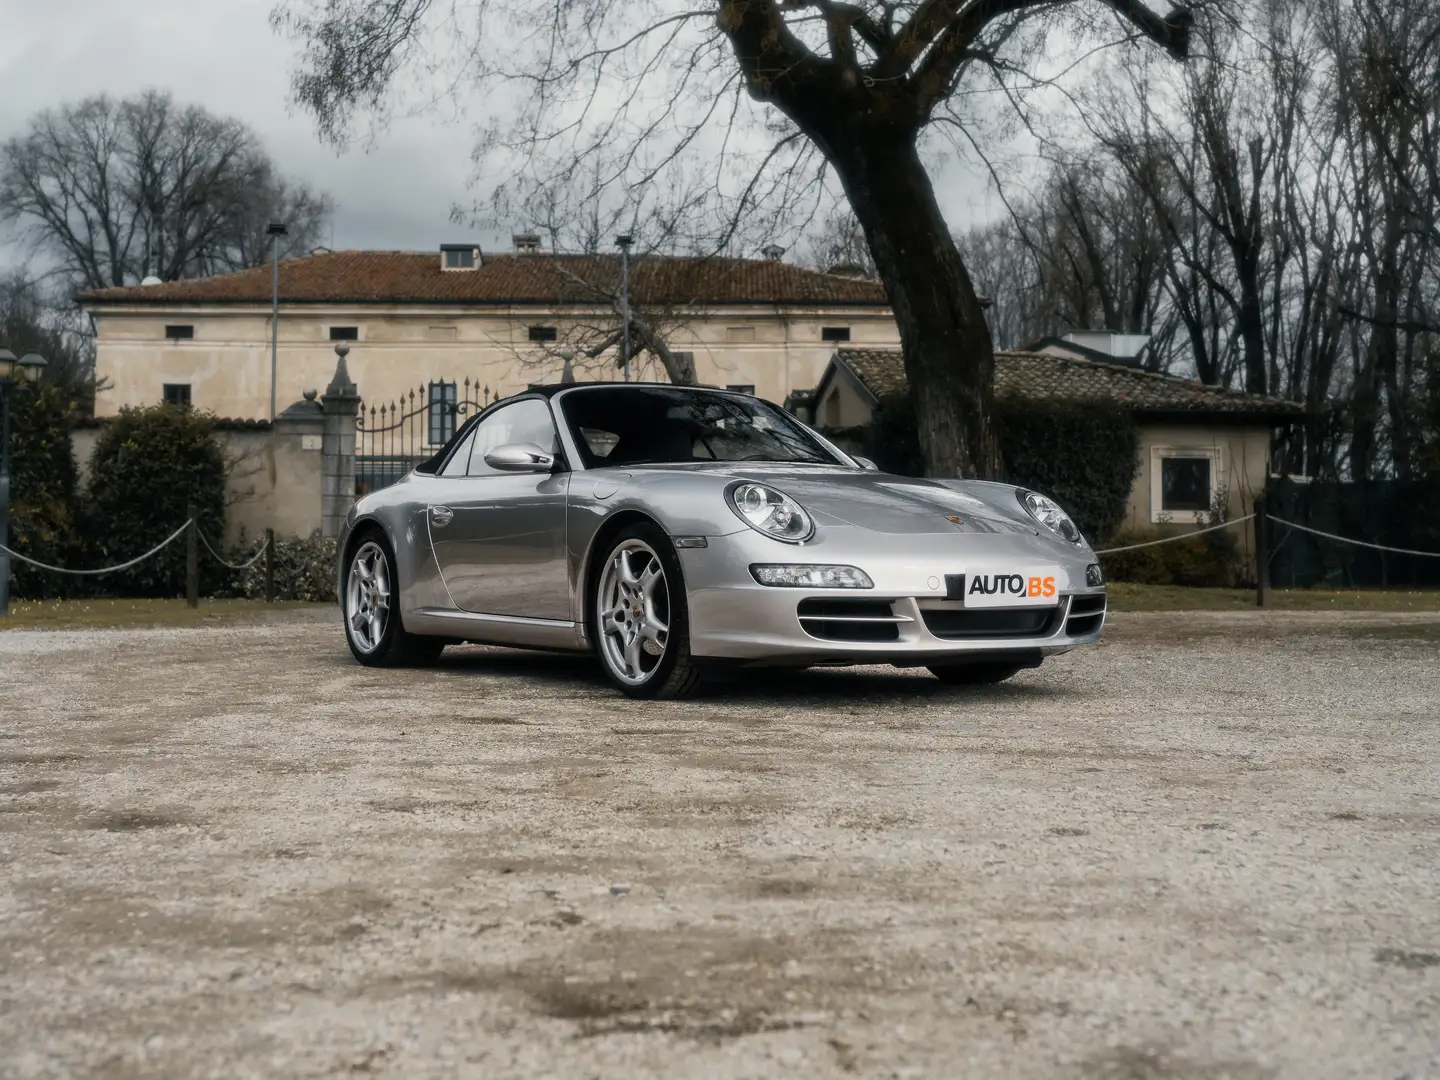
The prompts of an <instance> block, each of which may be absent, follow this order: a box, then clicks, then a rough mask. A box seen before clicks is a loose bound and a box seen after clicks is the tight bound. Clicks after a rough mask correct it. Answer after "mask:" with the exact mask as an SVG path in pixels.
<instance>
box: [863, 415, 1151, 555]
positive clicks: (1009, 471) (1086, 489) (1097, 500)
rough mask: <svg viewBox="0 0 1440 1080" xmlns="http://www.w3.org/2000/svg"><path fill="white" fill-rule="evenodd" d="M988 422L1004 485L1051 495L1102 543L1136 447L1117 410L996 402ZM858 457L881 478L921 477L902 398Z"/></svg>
mask: <svg viewBox="0 0 1440 1080" xmlns="http://www.w3.org/2000/svg"><path fill="white" fill-rule="evenodd" d="M994 419H995V428H996V437H997V439H998V440H999V443H1000V456H1001V459H1002V463H1003V465H1004V470H1005V479H1006V480H1007V481H1008V482H1009V483H1012V484H1018V485H1020V486H1021V487H1027V488H1033V489H1034V490H1036V491H1039V492H1041V493H1043V494H1045V495H1049V496H1050V497H1051V498H1053V499H1054V500H1055V501H1056V502H1058V503H1059V504H1060V505H1061V506H1063V507H1064V508H1065V509H1066V511H1067V512H1068V513H1069V514H1070V516H1071V517H1073V518H1074V519H1075V523H1076V524H1077V525H1079V526H1080V529H1081V531H1082V532H1084V533H1085V535H1086V536H1087V537H1090V538H1092V539H1094V538H1097V537H1102V536H1108V535H1109V534H1110V533H1111V532H1112V531H1113V530H1114V529H1115V528H1116V526H1117V525H1119V523H1120V522H1121V520H1122V519H1123V518H1124V516H1125V506H1126V504H1127V503H1128V502H1129V499H1130V490H1131V488H1132V487H1133V486H1134V483H1135V470H1136V464H1137V458H1136V451H1137V447H1138V440H1137V437H1136V434H1135V426H1134V424H1133V423H1132V422H1131V419H1130V414H1129V413H1128V412H1127V411H1126V410H1125V409H1124V408H1123V407H1121V406H1120V405H1118V404H1115V403H1112V402H1108V401H1046V400H1036V399H1033V398H1000V399H998V400H997V401H996V402H995V411H994ZM861 453H865V454H866V455H867V456H868V457H871V458H874V459H875V462H876V464H878V465H879V466H880V467H881V468H882V469H884V470H886V471H887V472H893V473H898V474H900V475H902V476H920V475H923V473H924V465H923V462H922V459H921V456H920V438H919V433H918V431H917V428H916V424H915V413H914V409H913V408H912V407H911V405H910V401H909V399H908V398H906V397H897V398H893V399H891V400H889V401H886V402H883V403H882V404H881V406H880V408H878V409H877V410H876V412H875V415H874V418H873V421H872V423H871V426H870V432H869V445H868V446H867V448H866V450H863V451H861Z"/></svg>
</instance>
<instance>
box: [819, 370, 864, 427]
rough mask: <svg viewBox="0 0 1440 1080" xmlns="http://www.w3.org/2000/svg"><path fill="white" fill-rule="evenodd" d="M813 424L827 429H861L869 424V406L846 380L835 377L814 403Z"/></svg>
mask: <svg viewBox="0 0 1440 1080" xmlns="http://www.w3.org/2000/svg"><path fill="white" fill-rule="evenodd" d="M815 422H816V423H817V424H819V425H820V426H821V427H827V428H849V427H861V426H863V425H865V424H868V423H870V404H869V402H867V401H866V400H865V399H864V398H862V397H861V396H860V392H859V391H858V390H856V389H855V387H853V386H852V385H850V382H849V381H848V380H847V379H844V378H841V377H836V378H834V379H831V381H830V385H829V386H827V387H826V388H825V392H824V394H823V395H821V397H820V399H819V400H818V401H816V403H815Z"/></svg>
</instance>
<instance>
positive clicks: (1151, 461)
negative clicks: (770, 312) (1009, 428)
mask: <svg viewBox="0 0 1440 1080" xmlns="http://www.w3.org/2000/svg"><path fill="white" fill-rule="evenodd" d="M908 389H909V387H908V384H907V383H906V379H905V364H904V360H903V359H902V357H901V354H900V351H899V350H898V349H840V350H839V351H837V352H836V353H835V354H834V356H832V357H831V359H830V363H829V364H828V365H827V367H826V368H825V371H824V374H822V375H821V377H820V381H819V383H818V384H816V387H815V390H814V392H813V394H812V395H811V396H810V397H809V400H808V401H807V400H805V399H804V398H803V397H794V398H792V401H793V402H794V403H795V405H796V406H797V408H796V409H795V411H796V413H797V415H799V416H800V417H801V419H805V420H808V421H809V422H811V423H813V424H815V425H817V426H819V427H822V428H828V429H839V428H856V427H865V426H868V425H869V423H870V421H871V417H872V415H873V414H874V412H875V410H876V409H877V408H878V407H879V405H880V403H881V402H882V401H883V400H885V399H887V398H893V397H896V396H899V395H902V394H904V393H906V392H907V391H908ZM995 393H996V396H997V397H1008V396H1013V397H1019V398H1034V399H1055V398H1062V399H1068V400H1072V401H1086V400H1097V399H1098V400H1106V401H1114V402H1119V403H1120V404H1122V405H1124V406H1126V407H1127V408H1128V409H1129V411H1130V414H1131V416H1132V418H1133V419H1134V422H1135V427H1136V431H1137V434H1138V436H1139V458H1140V460H1139V461H1138V462H1137V469H1136V474H1135V486H1134V488H1133V490H1132V491H1131V494H1130V504H1129V508H1128V511H1127V514H1126V521H1125V524H1126V526H1128V527H1132V528H1148V527H1151V526H1155V525H1164V524H1170V523H1174V524H1194V523H1195V522H1196V521H1199V520H1201V519H1203V518H1204V517H1205V516H1206V515H1207V514H1208V513H1209V510H1210V507H1211V505H1212V502H1213V500H1214V499H1215V497H1216V495H1217V493H1220V492H1224V493H1225V495H1226V497H1227V505H1228V509H1229V513H1230V515H1231V516H1232V517H1240V516H1243V515H1245V514H1248V513H1250V512H1251V508H1252V507H1253V505H1254V499H1255V496H1256V495H1257V494H1260V493H1262V492H1263V491H1264V490H1265V484H1266V480H1267V479H1268V477H1269V475H1270V444H1271V437H1272V435H1273V433H1274V430H1275V429H1276V428H1277V427H1281V426H1284V425H1288V424H1291V423H1294V422H1295V421H1297V420H1300V419H1301V418H1302V417H1303V415H1304V410H1303V409H1302V408H1301V406H1299V405H1297V404H1296V403H1294V402H1291V401H1283V400H1280V399H1278V398H1271V397H1262V396H1259V395H1256V394H1245V393H1241V392H1239V391H1236V390H1227V389H1224V388H1222V387H1217V386H1206V385H1204V384H1202V383H1198V382H1195V381H1194V380H1192V379H1183V378H1179V377H1177V376H1174V375H1159V374H1155V373H1153V372H1148V371H1144V370H1141V369H1140V368H1139V367H1135V366H1131V365H1130V364H1127V363H1124V362H1123V361H1121V362H1115V361H1113V360H1105V361H1102V360H1095V359H1087V358H1082V357H1079V356H1076V355H1070V354H1062V353H1060V352H1058V351H1057V352H997V353H996V354H995Z"/></svg>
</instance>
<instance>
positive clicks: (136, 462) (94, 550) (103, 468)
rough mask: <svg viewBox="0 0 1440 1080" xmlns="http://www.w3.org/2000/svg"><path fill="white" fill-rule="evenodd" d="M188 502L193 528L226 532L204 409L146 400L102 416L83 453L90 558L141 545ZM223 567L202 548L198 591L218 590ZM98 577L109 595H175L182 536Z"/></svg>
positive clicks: (181, 570) (98, 560)
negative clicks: (86, 457)
mask: <svg viewBox="0 0 1440 1080" xmlns="http://www.w3.org/2000/svg"><path fill="white" fill-rule="evenodd" d="M192 504H193V505H194V507H195V517H196V521H197V522H198V524H199V527H200V531H201V532H202V533H203V534H204V535H205V536H206V538H208V539H209V540H210V542H211V543H218V541H219V538H220V537H221V536H223V535H224V532H225V458H224V454H223V451H222V450H221V447H220V444H219V442H218V441H217V440H216V439H215V435H214V420H213V418H212V417H211V416H210V415H209V414H208V413H201V412H196V411H194V410H192V409H183V408H176V407H175V406H173V405H152V406H150V407H148V408H143V409H122V410H121V412H120V415H119V416H118V417H116V418H114V419H113V420H110V421H109V422H107V423H106V425H105V427H104V429H103V430H102V431H101V433H100V437H99V439H97V440H96V442H95V450H94V454H93V455H92V457H91V459H90V497H89V501H88V503H87V506H86V510H85V525H86V529H87V531H88V533H89V537H90V540H89V544H88V547H89V549H90V560H91V562H92V563H94V564H97V565H106V564H110V563H115V562H123V561H125V560H127V559H131V558H134V557H135V556H136V555H140V554H142V553H143V552H145V551H148V550H149V549H150V548H152V547H154V546H155V545H156V544H158V543H160V541H162V540H164V539H165V538H166V537H167V536H169V535H170V534H171V533H173V532H174V531H175V530H176V529H177V528H179V527H180V525H181V524H182V523H183V522H184V521H185V514H186V509H187V507H188V506H190V505H192ZM229 574H230V571H228V570H226V569H225V568H224V567H223V566H221V565H220V564H218V563H217V562H215V561H214V560H213V559H210V558H207V557H205V555H204V552H203V550H202V553H201V558H200V591H201V592H202V593H205V594H207V595H208V594H213V593H214V592H216V591H219V590H220V589H222V588H223V586H224V585H225V583H226V580H227V578H228V576H229ZM97 581H98V582H99V583H100V585H99V587H100V588H102V589H104V590H105V591H106V592H108V593H111V594H114V595H122V596H178V595H180V594H181V593H183V592H184V591H185V541H184V538H183V537H182V538H180V539H178V540H176V541H175V542H174V543H173V544H171V545H170V546H169V547H167V548H166V549H165V550H164V551H162V552H160V553H159V554H157V555H155V556H153V557H152V558H149V559H146V560H145V561H144V562H142V563H140V564H139V565H138V566H135V567H132V568H131V569H129V570H122V571H120V572H118V573H115V574H107V575H105V576H103V577H101V578H98V579H97Z"/></svg>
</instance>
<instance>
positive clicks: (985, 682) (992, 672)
mask: <svg viewBox="0 0 1440 1080" xmlns="http://www.w3.org/2000/svg"><path fill="white" fill-rule="evenodd" d="M1024 670H1025V669H1024V667H1023V666H1021V665H1018V664H931V665H930V674H931V675H934V676H935V677H936V678H937V679H939V680H940V681H941V682H943V683H948V684H949V685H951V686H993V685H994V684H995V683H1002V682H1004V681H1005V680H1006V679H1008V678H1010V676H1012V675H1014V674H1016V673H1017V672H1020V671H1024Z"/></svg>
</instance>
